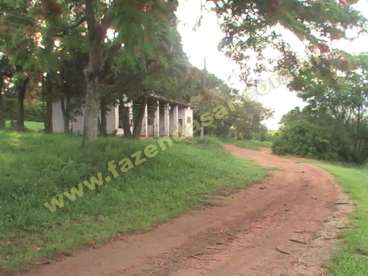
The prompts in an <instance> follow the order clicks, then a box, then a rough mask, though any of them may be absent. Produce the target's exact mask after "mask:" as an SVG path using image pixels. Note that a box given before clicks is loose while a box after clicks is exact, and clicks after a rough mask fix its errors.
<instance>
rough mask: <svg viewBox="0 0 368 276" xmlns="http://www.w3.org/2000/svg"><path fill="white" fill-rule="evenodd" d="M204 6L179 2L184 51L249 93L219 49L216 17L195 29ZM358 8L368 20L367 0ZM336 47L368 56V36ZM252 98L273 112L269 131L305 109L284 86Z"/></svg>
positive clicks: (298, 44)
mask: <svg viewBox="0 0 368 276" xmlns="http://www.w3.org/2000/svg"><path fill="white" fill-rule="evenodd" d="M201 2H202V1H199V0H179V3H180V5H179V8H178V11H177V16H178V18H179V26H178V29H179V32H180V34H181V36H182V42H183V47H184V51H185V52H186V54H187V55H188V58H189V60H190V62H191V63H192V64H193V65H194V66H196V67H198V68H201V69H202V68H203V65H204V60H205V59H206V63H207V70H208V71H209V72H211V73H213V74H215V75H216V76H217V77H219V78H221V79H223V80H224V81H225V82H226V83H228V84H229V85H230V86H232V87H234V88H237V89H240V90H242V91H246V90H247V88H246V87H245V85H244V84H243V83H242V82H241V81H240V80H239V77H238V76H239V67H238V65H237V64H236V63H235V62H233V61H232V60H230V59H228V58H227V57H225V55H224V54H223V53H221V52H220V51H219V50H218V48H217V46H218V44H219V42H220V41H221V38H222V37H223V33H222V31H221V29H220V27H219V23H218V20H217V17H216V15H215V14H214V13H213V12H209V11H204V12H203V19H202V22H201V25H200V27H198V28H196V29H195V28H194V27H195V26H196V22H197V21H198V19H199V18H200V16H201V14H202V12H201ZM355 8H356V9H357V10H359V11H360V12H362V13H363V14H364V15H365V16H366V17H367V18H368V0H360V1H359V2H358V4H356V5H355ZM286 35H287V37H288V40H289V41H290V43H292V46H293V47H294V48H295V49H297V50H298V54H301V55H302V54H303V53H302V52H300V51H301V49H303V46H302V43H301V42H300V41H298V39H297V38H296V37H295V36H294V35H292V34H290V33H289V34H286ZM333 47H336V48H340V49H343V50H345V51H348V52H350V53H359V52H363V51H367V52H368V34H362V35H360V37H359V38H358V39H356V40H354V41H339V42H335V43H334V44H333ZM263 77H264V76H263ZM266 80H267V79H266ZM266 80H265V81H266ZM252 95H253V97H254V98H255V99H257V100H258V101H260V102H262V103H263V104H264V105H265V106H266V107H268V108H270V109H272V110H273V111H274V116H273V118H271V119H270V120H267V121H266V122H265V124H266V125H267V127H268V128H270V129H277V128H278V123H279V121H280V119H281V118H282V116H283V115H284V114H286V113H287V112H288V111H290V110H291V109H293V108H294V107H296V106H303V102H302V100H300V99H299V98H297V97H296V95H295V93H293V92H291V91H289V90H288V88H287V87H286V86H285V85H280V86H279V87H276V88H274V89H271V90H268V93H262V95H258V94H256V93H252Z"/></svg>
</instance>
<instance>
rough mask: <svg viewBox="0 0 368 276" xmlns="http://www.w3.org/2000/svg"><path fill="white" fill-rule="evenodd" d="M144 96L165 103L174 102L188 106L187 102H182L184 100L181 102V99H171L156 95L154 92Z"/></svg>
mask: <svg viewBox="0 0 368 276" xmlns="http://www.w3.org/2000/svg"><path fill="white" fill-rule="evenodd" d="M146 97H147V98H149V99H154V100H158V101H160V102H165V103H168V104H176V105H179V106H183V107H190V104H189V103H184V102H181V101H177V100H172V99H169V98H166V97H164V96H161V95H157V94H156V93H154V92H152V93H150V94H149V95H147V96H146Z"/></svg>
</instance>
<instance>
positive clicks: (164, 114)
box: [129, 100, 193, 137]
mask: <svg viewBox="0 0 368 276" xmlns="http://www.w3.org/2000/svg"><path fill="white" fill-rule="evenodd" d="M134 104H135V103H134V102H131V103H130V104H129V105H130V110H131V111H130V117H131V118H130V119H131V122H132V121H133V120H132V119H133V115H132V114H133V105H134ZM141 104H142V103H137V105H141ZM192 124H193V111H192V109H191V108H190V107H189V106H185V105H181V104H177V103H170V102H164V101H160V100H153V101H152V100H150V101H148V102H147V103H146V104H145V106H144V116H143V119H142V128H141V136H142V137H151V136H154V137H159V136H170V135H172V136H186V137H192V136H193V126H192ZM132 127H133V126H132Z"/></svg>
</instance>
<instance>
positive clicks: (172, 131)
mask: <svg viewBox="0 0 368 276" xmlns="http://www.w3.org/2000/svg"><path fill="white" fill-rule="evenodd" d="M141 104H142V103H141V101H139V100H138V99H137V100H133V101H130V102H128V103H124V105H125V107H127V108H129V112H128V114H129V121H130V126H131V128H132V129H131V130H132V131H133V128H134V122H133V121H134V120H133V116H134V114H133V112H134V107H135V106H137V105H141ZM83 109H84V108H83V107H82V108H81V111H80V112H79V114H77V115H74V116H73V119H71V120H70V123H69V131H67V130H66V129H65V125H66V124H65V122H64V118H65V117H64V114H63V106H62V103H61V101H60V100H58V101H55V102H53V105H52V128H53V132H54V133H65V132H71V133H75V134H82V133H83ZM120 110H121V109H120V108H119V105H115V106H113V107H111V108H109V111H108V112H107V115H106V129H107V133H108V134H116V135H124V130H123V126H122V123H121V122H122V121H123V120H122V118H121V116H123V114H120ZM169 135H177V136H183V137H193V110H192V108H191V107H190V105H189V104H186V103H182V102H179V101H175V100H170V99H167V98H165V97H162V96H158V95H155V94H150V95H149V96H148V97H147V101H146V104H145V106H144V116H143V119H142V128H141V135H140V136H141V137H160V136H169Z"/></svg>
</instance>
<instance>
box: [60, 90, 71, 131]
mask: <svg viewBox="0 0 368 276" xmlns="http://www.w3.org/2000/svg"><path fill="white" fill-rule="evenodd" d="M60 104H61V112H62V113H63V121H64V133H70V131H71V130H70V120H71V110H70V97H69V96H66V98H64V97H62V98H61V99H60Z"/></svg>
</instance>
